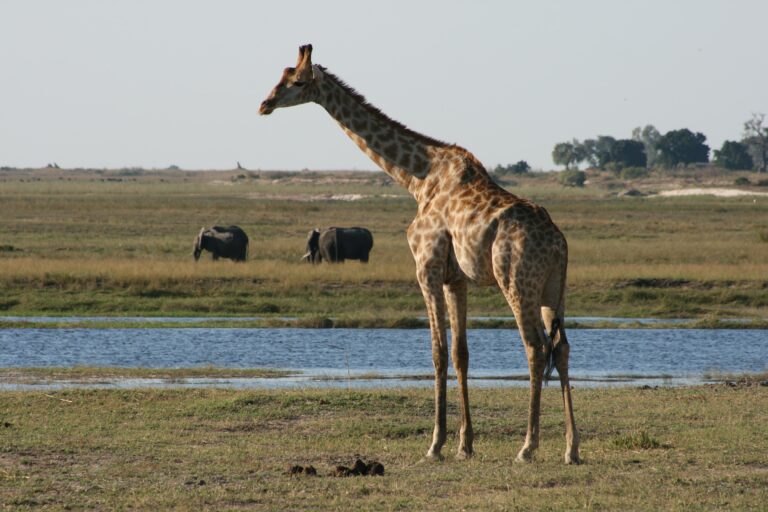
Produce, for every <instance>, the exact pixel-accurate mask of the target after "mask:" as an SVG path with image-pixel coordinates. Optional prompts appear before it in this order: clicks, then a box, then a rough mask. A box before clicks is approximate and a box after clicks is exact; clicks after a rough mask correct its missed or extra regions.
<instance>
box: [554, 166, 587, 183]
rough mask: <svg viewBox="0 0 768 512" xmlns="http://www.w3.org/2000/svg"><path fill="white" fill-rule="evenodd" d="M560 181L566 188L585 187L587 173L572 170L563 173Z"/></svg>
mask: <svg viewBox="0 0 768 512" xmlns="http://www.w3.org/2000/svg"><path fill="white" fill-rule="evenodd" d="M558 179H559V181H560V183H561V184H562V185H565V186H566V187H583V186H584V182H585V181H587V173H585V172H584V171H577V170H573V169H571V170H567V171H562V172H561V173H560V176H559V177H558Z"/></svg>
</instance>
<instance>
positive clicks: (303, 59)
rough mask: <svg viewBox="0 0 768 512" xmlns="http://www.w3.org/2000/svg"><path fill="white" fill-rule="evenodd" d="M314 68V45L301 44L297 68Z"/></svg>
mask: <svg viewBox="0 0 768 512" xmlns="http://www.w3.org/2000/svg"><path fill="white" fill-rule="evenodd" d="M303 68H310V69H311V68H312V45H311V44H305V45H303V46H299V60H297V61H296V69H299V70H301V69H303Z"/></svg>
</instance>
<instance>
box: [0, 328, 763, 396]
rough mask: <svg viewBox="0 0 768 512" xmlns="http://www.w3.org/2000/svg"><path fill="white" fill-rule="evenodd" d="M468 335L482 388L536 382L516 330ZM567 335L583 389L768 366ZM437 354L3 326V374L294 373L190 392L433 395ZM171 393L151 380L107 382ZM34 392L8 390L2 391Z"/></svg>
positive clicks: (743, 344)
mask: <svg viewBox="0 0 768 512" xmlns="http://www.w3.org/2000/svg"><path fill="white" fill-rule="evenodd" d="M468 337H469V349H470V378H471V379H472V380H473V381H474V383H473V385H486V386H497V385H527V382H526V381H525V377H526V376H527V371H528V370H527V363H526V360H525V355H524V351H523V348H522V344H521V342H520V337H519V335H518V333H517V331H516V330H510V329H470V331H469V334H468ZM568 338H569V341H570V344H571V359H570V367H571V377H572V378H574V380H575V383H578V382H580V381H581V382H582V385H616V384H623V385H626V384H631V385H636V384H639V383H645V384H650V385H676V384H689V383H698V382H702V381H703V380H705V377H706V375H708V374H730V373H745V372H763V371H766V370H767V369H768V331H765V330H757V329H653V328H645V329H571V330H570V331H569V332H568ZM431 357H432V356H431V348H430V340H429V330H427V329H298V328H279V329H271V328H184V327H179V328H140V329H98V328H96V329H94V328H89V329H83V328H71V329H70V328H58V329H48V328H45V329H41V328H23V329H15V328H11V329H0V367H73V366H115V367H146V368H188V367H200V366H213V367H220V368H270V369H283V370H292V371H294V372H295V374H294V375H292V376H290V377H286V378H271V379H186V380H181V381H174V382H173V385H187V386H210V385H226V386H235V387H297V386H299V387H307V386H354V387H373V386H404V385H406V386H412V385H415V386H419V385H424V386H429V385H431V382H430V377H431V375H432V359H431ZM425 377H426V379H425ZM555 378H556V376H555ZM520 379H522V380H520ZM168 384H169V383H167V382H163V381H153V380H151V379H145V380H138V381H132V380H121V381H116V382H106V383H102V384H101V385H106V386H124V387H125V386H140V385H150V386H153V385H161V386H162V385H168ZM61 385H62V384H61V383H59V384H57V386H61ZM27 387H30V386H29V385H22V384H14V383H7V382H6V383H0V389H25V388H27ZM32 387H34V386H32Z"/></svg>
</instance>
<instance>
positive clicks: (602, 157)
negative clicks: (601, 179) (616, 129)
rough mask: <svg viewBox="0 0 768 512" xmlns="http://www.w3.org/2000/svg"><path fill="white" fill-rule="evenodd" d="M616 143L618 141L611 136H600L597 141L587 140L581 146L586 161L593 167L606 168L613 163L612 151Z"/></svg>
mask: <svg viewBox="0 0 768 512" xmlns="http://www.w3.org/2000/svg"><path fill="white" fill-rule="evenodd" d="M615 142H616V139H614V138H613V137H611V136H610V135H598V136H597V139H586V140H585V141H584V142H583V143H581V145H580V147H581V151H582V153H583V155H584V160H586V161H588V162H589V163H590V165H592V166H593V167H600V168H601V169H602V168H604V167H605V166H606V165H608V162H610V161H611V151H612V150H613V144H614V143H615Z"/></svg>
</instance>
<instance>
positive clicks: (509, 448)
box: [0, 382, 768, 511]
mask: <svg viewBox="0 0 768 512" xmlns="http://www.w3.org/2000/svg"><path fill="white" fill-rule="evenodd" d="M766 389H768V388H765V387H762V386H759V385H753V384H751V383H748V382H747V383H742V384H738V385H730V386H726V385H713V386H702V387H693V388H671V389H666V388H659V389H640V388H624V389H580V388H578V386H577V388H576V389H575V405H576V413H577V420H578V423H579V428H580V431H581V436H582V456H583V458H584V461H585V464H583V465H581V466H576V467H569V466H564V465H563V464H562V463H561V458H562V451H563V448H564V441H563V434H562V430H563V425H562V423H563V421H562V407H561V405H560V403H559V402H560V398H559V391H558V390H557V387H556V386H555V387H549V388H547V389H545V390H544V393H543V415H542V445H541V448H540V450H539V452H538V453H537V456H536V460H535V461H534V462H533V463H532V464H524V465H518V464H513V463H512V460H513V458H514V456H515V453H516V450H517V449H518V448H519V446H520V444H521V442H522V438H523V436H524V431H525V416H526V403H527V402H526V400H527V390H525V389H517V388H509V389H503V390H494V389H473V390H472V393H471V395H472V401H473V412H474V422H475V431H476V436H477V439H476V444H475V448H476V452H477V455H476V457H475V458H474V459H473V460H471V461H468V462H460V461H457V460H455V459H454V458H453V456H452V454H451V452H452V451H453V449H455V439H454V436H455V431H453V430H452V431H451V432H450V436H449V441H448V445H447V447H446V454H447V455H448V456H447V457H446V460H445V462H443V463H439V464H427V465H423V464H418V462H419V459H420V456H421V455H422V454H423V453H424V452H425V450H426V448H427V446H428V444H429V439H430V435H431V417H432V397H431V391H430V390H427V389H424V390H422V389H404V390H373V391H345V390H334V391H320V390H303V391H279V392H277V391H236V390H227V389H202V390H149V389H145V390H134V391H116V390H72V391H61V392H46V393H41V392H3V393H0V435H2V440H3V442H2V444H0V508H2V509H8V510H11V509H13V510H16V509H28V508H29V509H31V508H40V507H43V508H46V509H51V510H64V509H84V508H85V509H102V510H105V509H112V510H114V509H128V508H139V509H182V510H224V509H258V510H304V509H309V510H446V509H453V510H462V509H466V510H572V509H584V510H627V509H632V510H686V511H688V510H723V509H726V510H757V509H761V508H763V507H764V506H765V503H766V502H768V463H767V462H766V459H765V453H766V450H767V449H768V444H766V439H765V433H764V425H765V424H766V422H768V413H766V411H768V394H767V393H766ZM449 395H450V397H449V399H450V404H451V405H450V408H449V414H450V421H449V425H451V426H454V425H455V424H456V421H457V414H458V412H457V405H456V404H457V397H456V396H455V391H454V390H451V391H450V393H449ZM358 457H360V458H363V459H364V460H377V461H379V462H381V463H382V464H383V465H384V468H385V474H384V476H380V477H346V478H341V477H335V476H331V474H332V472H333V468H334V467H335V466H336V465H339V464H343V465H347V466H349V465H351V464H353V463H354V461H355V459H356V458H358ZM293 465H302V466H307V465H312V466H314V467H315V468H316V469H317V473H318V475H317V476H304V475H301V476H291V475H290V474H288V468H289V467H291V466H293Z"/></svg>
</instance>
